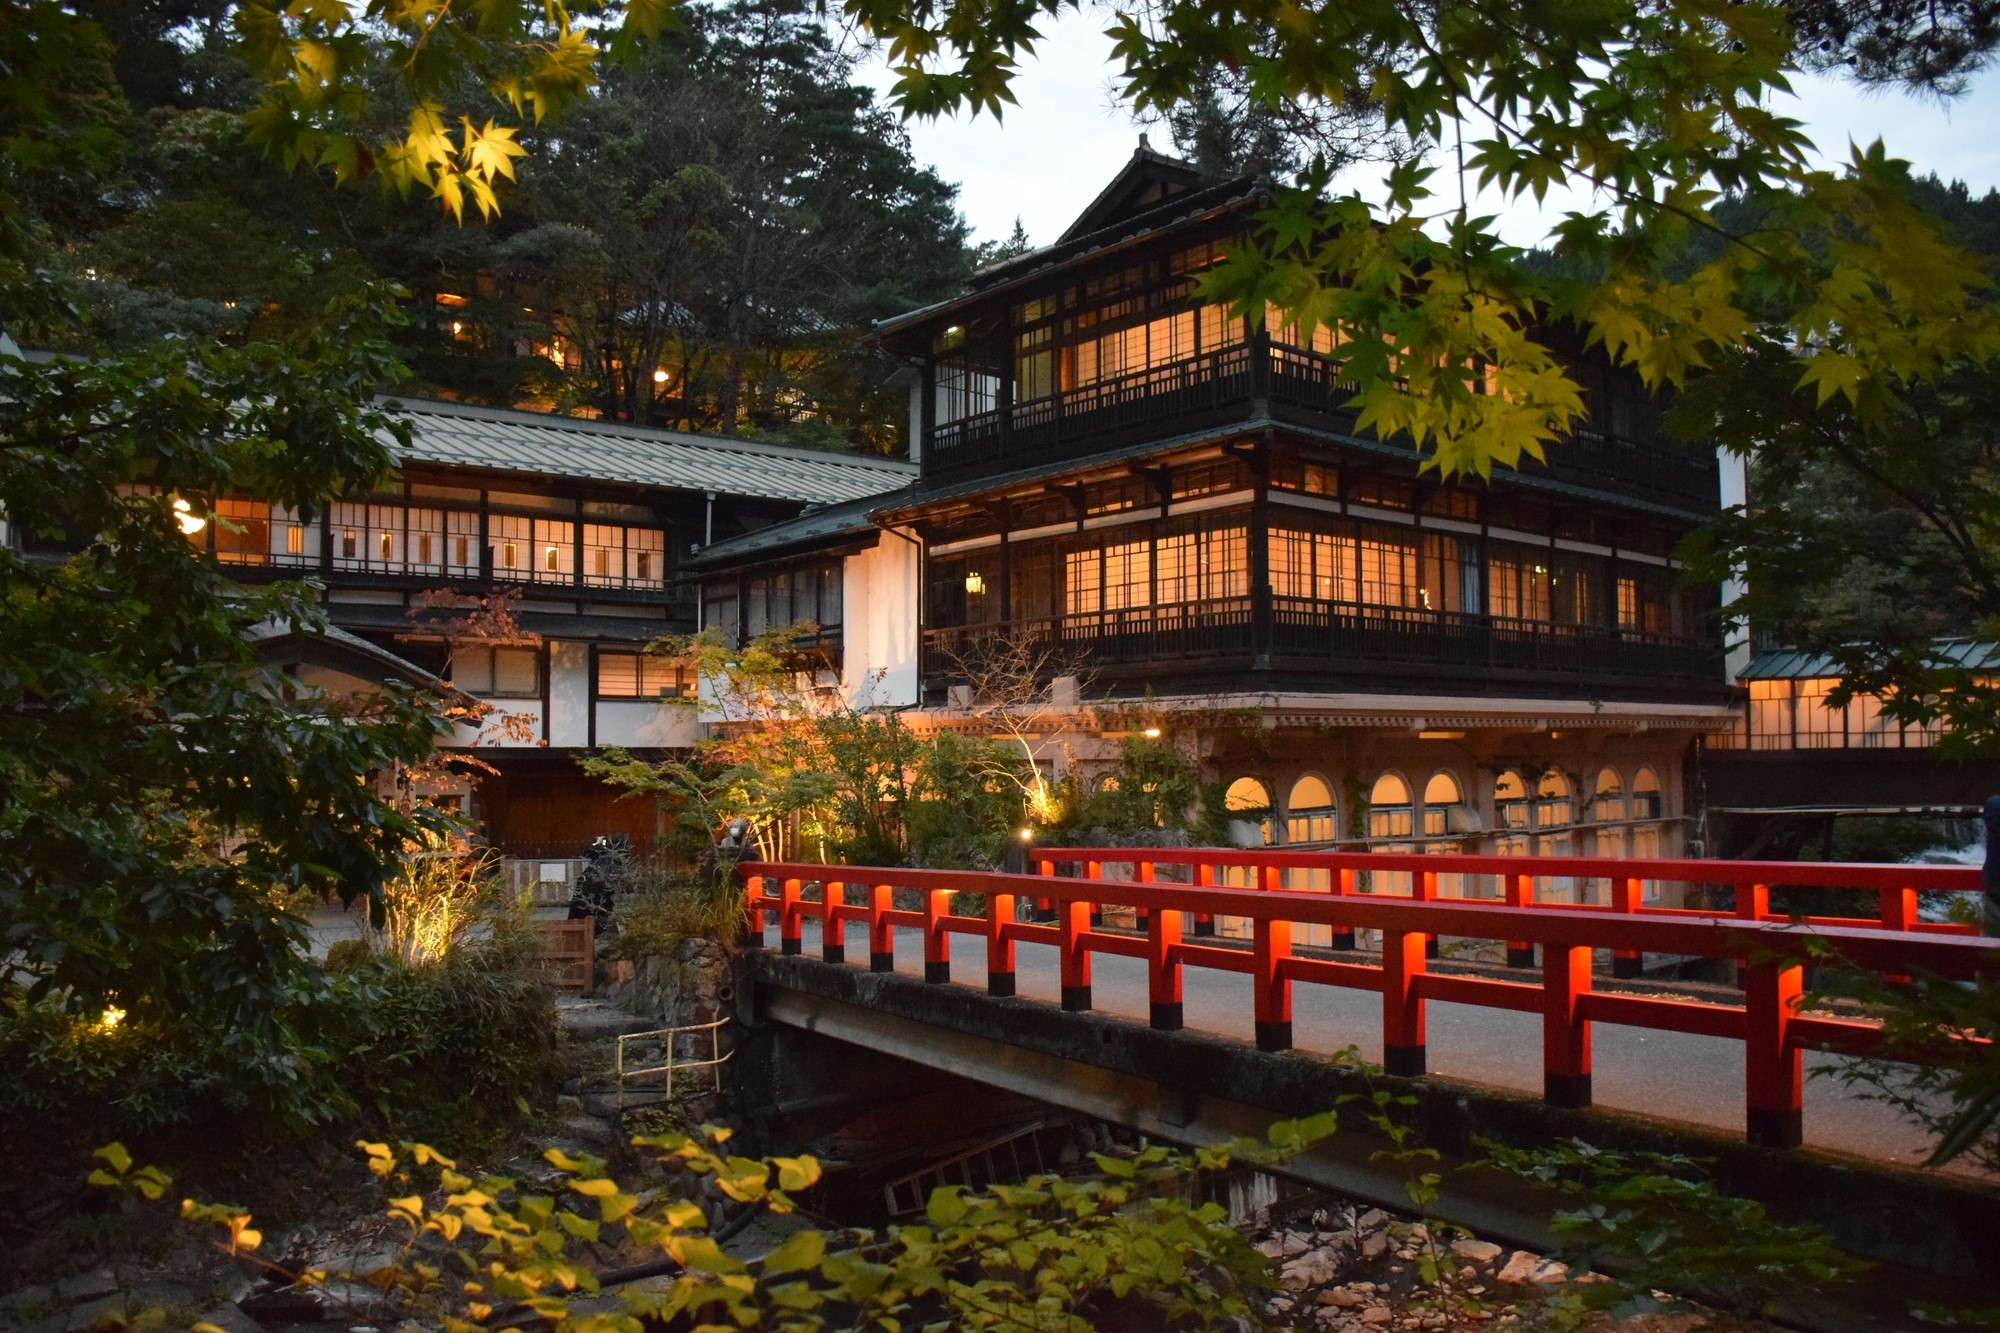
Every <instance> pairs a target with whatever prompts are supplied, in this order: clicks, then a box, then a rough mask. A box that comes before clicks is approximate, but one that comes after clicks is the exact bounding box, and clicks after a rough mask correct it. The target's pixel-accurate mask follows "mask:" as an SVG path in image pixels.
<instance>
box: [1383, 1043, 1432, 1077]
mask: <svg viewBox="0 0 2000 1333" xmlns="http://www.w3.org/2000/svg"><path fill="white" fill-rule="evenodd" d="M1382 1072H1383V1073H1385V1074H1394V1075H1395V1076H1396V1077H1397V1078H1421V1077H1422V1076H1423V1073H1424V1048H1423V1047H1421V1046H1384V1047H1383V1048H1382Z"/></svg>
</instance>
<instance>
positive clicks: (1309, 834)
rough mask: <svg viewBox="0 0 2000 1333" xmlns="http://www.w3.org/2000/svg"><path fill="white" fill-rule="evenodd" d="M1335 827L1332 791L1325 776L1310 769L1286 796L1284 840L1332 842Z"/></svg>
mask: <svg viewBox="0 0 2000 1333" xmlns="http://www.w3.org/2000/svg"><path fill="white" fill-rule="evenodd" d="M1333 830H1334V809H1333V791H1332V790H1331V789H1330V788H1329V787H1328V786H1327V785H1326V779H1325V778H1321V777H1317V776H1315V775H1313V774H1311V773H1308V774H1306V776H1304V777H1302V778H1300V779H1299V780H1298V781H1297V782H1294V783H1293V784H1292V791H1291V794H1290V795H1289V796H1287V797H1286V798H1285V841H1286V842H1288V843H1302V842H1332V841H1333V838H1334V832H1333Z"/></svg>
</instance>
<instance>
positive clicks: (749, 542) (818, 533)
mask: <svg viewBox="0 0 2000 1333" xmlns="http://www.w3.org/2000/svg"><path fill="white" fill-rule="evenodd" d="M911 494H912V488H911V487H907V486H905V487H902V488H900V489H898V490H894V491H887V492H884V493H883V494H881V495H869V496H864V497H862V498H861V499H859V500H850V501H848V502H847V503H846V504H838V505H827V506H825V507H824V508H821V509H808V510H807V511H806V512H805V513H803V514H800V515H799V516H798V517H797V518H794V519H787V520H786V521H785V522H783V523H773V524H772V525H771V526H770V527H768V528H759V529H757V530H756V531H755V532H746V533H744V534H743V535H742V536H740V537H731V538H729V540H727V541H720V542H717V543H715V545H713V546H710V547H708V548H707V549H706V550H703V551H701V552H699V553H697V554H695V555H692V556H689V557H688V558H687V559H686V560H684V561H682V562H681V568H682V569H683V570H686V571H690V572H695V571H700V570H704V569H734V568H739V567H741V566H744V565H754V564H761V563H763V562H765V561H767V560H782V559H784V558H786V557H787V556H792V555H803V554H805V553H807V552H809V551H821V550H827V549H829V548H833V547H852V546H853V545H854V544H855V543H856V539H857V538H861V537H871V538H872V537H873V536H874V535H875V534H876V533H877V532H878V531H879V530H878V529H877V528H876V526H875V524H874V523H873V522H871V521H870V520H869V517H868V516H869V514H870V513H872V512H873V511H874V510H876V509H879V508H882V507H883V506H885V505H895V504H900V503H901V502H903V501H905V500H907V499H908V498H909V497H910V495H911Z"/></svg>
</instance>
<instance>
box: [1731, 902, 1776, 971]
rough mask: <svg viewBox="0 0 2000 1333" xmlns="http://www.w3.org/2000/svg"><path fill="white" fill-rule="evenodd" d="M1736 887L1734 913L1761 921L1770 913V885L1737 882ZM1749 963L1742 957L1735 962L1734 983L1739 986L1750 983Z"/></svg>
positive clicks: (1751, 919) (1747, 919)
mask: <svg viewBox="0 0 2000 1333" xmlns="http://www.w3.org/2000/svg"><path fill="white" fill-rule="evenodd" d="M1734 887H1735V889H1736V915H1737V916H1738V917H1739V918H1740V919H1742V920H1744V921H1762V920H1763V919H1764V918H1765V917H1767V916H1769V915H1770V914H1771V886H1770V885H1768V884H1738V885H1735V886H1734ZM1749 969H1750V964H1749V963H1747V962H1745V961H1744V960H1742V959H1738V960H1737V962H1736V985H1737V986H1738V987H1739V988H1742V987H1747V986H1748V985H1749V984H1750V980H1749V978H1750V971H1749Z"/></svg>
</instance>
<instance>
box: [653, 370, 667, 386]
mask: <svg viewBox="0 0 2000 1333" xmlns="http://www.w3.org/2000/svg"><path fill="white" fill-rule="evenodd" d="M666 382H667V372H666V371H664V370H656V371H654V372H653V383H655V384H665V383H666Z"/></svg>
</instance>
